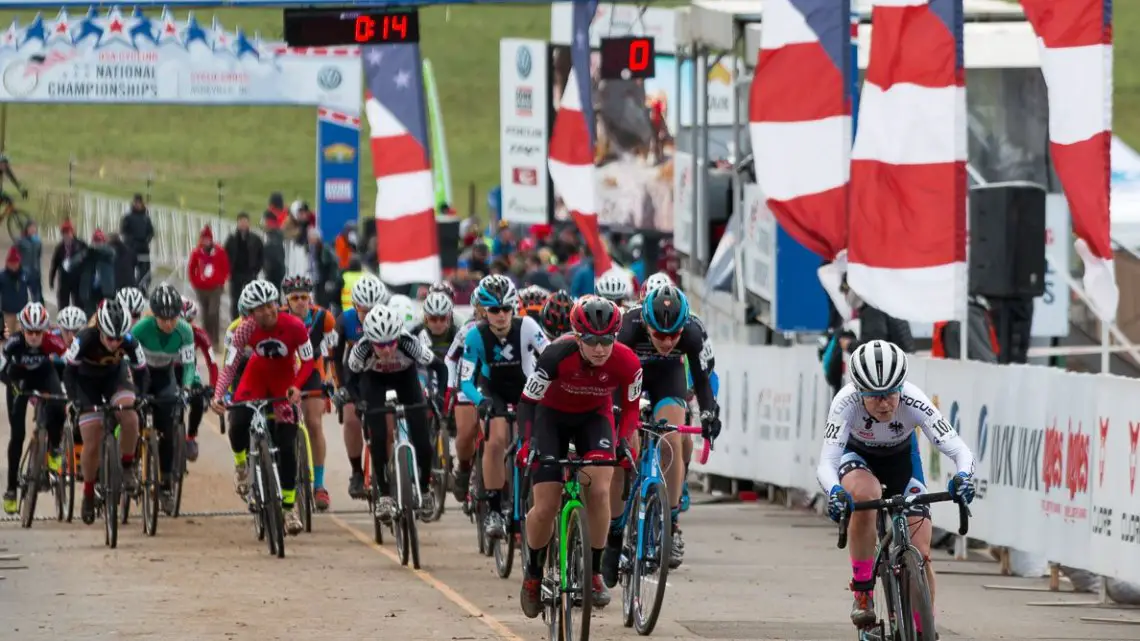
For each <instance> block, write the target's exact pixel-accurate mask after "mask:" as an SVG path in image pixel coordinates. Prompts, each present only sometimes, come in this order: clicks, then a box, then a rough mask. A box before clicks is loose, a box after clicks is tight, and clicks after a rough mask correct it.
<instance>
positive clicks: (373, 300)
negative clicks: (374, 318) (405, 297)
mask: <svg viewBox="0 0 1140 641" xmlns="http://www.w3.org/2000/svg"><path fill="white" fill-rule="evenodd" d="M391 297H392V295H391V294H389V293H388V288H387V287H386V286H385V285H384V281H382V280H380V279H379V278H377V277H376V276H373V275H372V274H365V275H364V276H362V277H361V278H360V280H358V281H356V283H354V284H353V285H352V304H353V305H358V306H360V307H366V308H368V309H372V308H373V307H376V306H377V305H387V304H388V300H389V299H390V298H391Z"/></svg>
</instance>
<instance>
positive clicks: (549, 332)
mask: <svg viewBox="0 0 1140 641" xmlns="http://www.w3.org/2000/svg"><path fill="white" fill-rule="evenodd" d="M573 308H574V299H573V298H571V297H570V294H568V293H566V290H564V289H560V290H558V291H556V292H554V293H553V294H551V295H550V297H549V298H547V299H546V304H544V305H543V306H542V329H543V331H545V332H546V337H547V338H549V339H550V340H554V339H556V338H558V337H560V336H562V335H563V334H566V333H568V332H569V331H570V310H571V309H573Z"/></svg>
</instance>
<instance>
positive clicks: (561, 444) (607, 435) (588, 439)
mask: <svg viewBox="0 0 1140 641" xmlns="http://www.w3.org/2000/svg"><path fill="white" fill-rule="evenodd" d="M532 425H533V428H532V434H531V440H530V447H531V451H533V452H535V453H536V454H535V455H536V456H553V457H555V458H559V459H564V458H566V456H567V455H568V454H569V453H570V444H571V443H573V444H574V450H575V452H577V455H578V457H579V458H582V459H586V458H591V459H603V460H612V459H613V458H614V439H615V436H614V424H613V422H612V420H611V419H610V417H609V416H608V415H606V414H602V413H599V412H596V411H594V412H582V413H580V414H578V413H575V414H571V413H570V412H561V411H559V410H556V409H551V408H549V407H545V406H543V405H538V406H536V407H535V411H534V423H533V424H532ZM534 482H535V483H561V482H562V469H561V468H560V467H558V466H556V465H552V466H545V465H544V466H540V467H539V468H538V469H537V470H535V472H534Z"/></svg>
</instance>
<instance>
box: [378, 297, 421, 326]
mask: <svg viewBox="0 0 1140 641" xmlns="http://www.w3.org/2000/svg"><path fill="white" fill-rule="evenodd" d="M384 305H385V307H387V308H388V309H390V310H392V311H394V312H396V315H397V316H399V317H400V322H402V323H403V324H404V329H405V330H407V331H409V332H410V331H412V329H413V328H414V327H415V326H416V304H415V303H413V302H412V299H410V298H408V297H407V296H404V295H403V294H396V295H394V296H392V297H391V298H390V299H388V302H387V303H385V304H384Z"/></svg>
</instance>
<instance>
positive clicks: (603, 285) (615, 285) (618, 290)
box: [594, 269, 633, 303]
mask: <svg viewBox="0 0 1140 641" xmlns="http://www.w3.org/2000/svg"><path fill="white" fill-rule="evenodd" d="M594 291H596V292H597V293H598V296H601V297H602V298H606V299H609V300H612V301H613V302H615V303H621V302H623V301H625V300H626V299H627V298H629V297H630V296H631V295H632V294H633V284H632V283H630V282H629V277H628V276H626V275H625V274H623V273H621V271H620V270H614V269H611V270H609V271H608V272H606V273H604V274H602V276H601V278H599V279H598V280H596V281H594Z"/></svg>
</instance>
